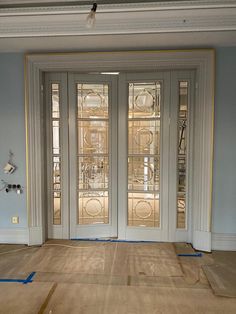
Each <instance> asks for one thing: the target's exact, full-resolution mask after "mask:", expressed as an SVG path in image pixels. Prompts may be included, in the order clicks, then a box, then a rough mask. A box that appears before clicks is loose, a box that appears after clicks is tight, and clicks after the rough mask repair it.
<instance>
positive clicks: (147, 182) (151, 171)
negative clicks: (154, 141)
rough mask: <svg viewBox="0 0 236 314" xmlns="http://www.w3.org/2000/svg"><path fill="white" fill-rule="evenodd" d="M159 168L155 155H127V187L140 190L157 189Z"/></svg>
mask: <svg viewBox="0 0 236 314" xmlns="http://www.w3.org/2000/svg"><path fill="white" fill-rule="evenodd" d="M159 169H160V168H159V160H158V158H157V157H143V156H140V157H129V160H128V181H129V185H128V188H129V189H131V190H140V191H159V173H160V171H159Z"/></svg>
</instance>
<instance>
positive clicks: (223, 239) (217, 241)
mask: <svg viewBox="0 0 236 314" xmlns="http://www.w3.org/2000/svg"><path fill="white" fill-rule="evenodd" d="M212 250H220V251H236V233H212Z"/></svg>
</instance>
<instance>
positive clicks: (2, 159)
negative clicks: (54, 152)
mask: <svg viewBox="0 0 236 314" xmlns="http://www.w3.org/2000/svg"><path fill="white" fill-rule="evenodd" d="M10 149H11V150H12V152H13V153H14V161H15V164H16V165H17V167H18V169H17V170H16V172H15V173H13V174H11V175H9V174H4V172H3V170H2V169H3V167H4V165H5V163H6V162H7V161H8V155H9V150H10ZM1 179H3V180H5V181H7V182H8V183H12V184H14V183H16V184H21V185H22V186H26V163H25V117H24V56H23V54H0V180H1ZM1 187H2V185H0V188H1ZM12 216H19V217H20V223H19V224H18V225H13V224H12V223H11V217H12ZM26 226H27V210H26V193H25V191H24V193H23V194H21V195H17V194H16V193H14V192H11V193H8V194H7V193H5V191H2V192H0V228H13V227H14V228H18V227H26Z"/></svg>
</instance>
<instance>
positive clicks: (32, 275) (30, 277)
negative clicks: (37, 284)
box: [23, 271, 36, 285]
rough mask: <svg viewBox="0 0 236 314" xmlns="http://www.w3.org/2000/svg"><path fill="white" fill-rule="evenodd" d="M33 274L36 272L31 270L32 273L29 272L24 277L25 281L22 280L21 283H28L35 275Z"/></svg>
mask: <svg viewBox="0 0 236 314" xmlns="http://www.w3.org/2000/svg"><path fill="white" fill-rule="evenodd" d="M35 274H36V272H35V271H33V272H32V273H30V274H29V276H28V277H27V278H26V279H25V281H24V282H23V284H25V285H26V284H27V283H29V282H32V281H33V280H32V279H33V277H34V276H35Z"/></svg>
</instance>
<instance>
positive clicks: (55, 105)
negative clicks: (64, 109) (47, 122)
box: [52, 84, 60, 118]
mask: <svg viewBox="0 0 236 314" xmlns="http://www.w3.org/2000/svg"><path fill="white" fill-rule="evenodd" d="M52 118H60V108H59V84H52Z"/></svg>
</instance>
